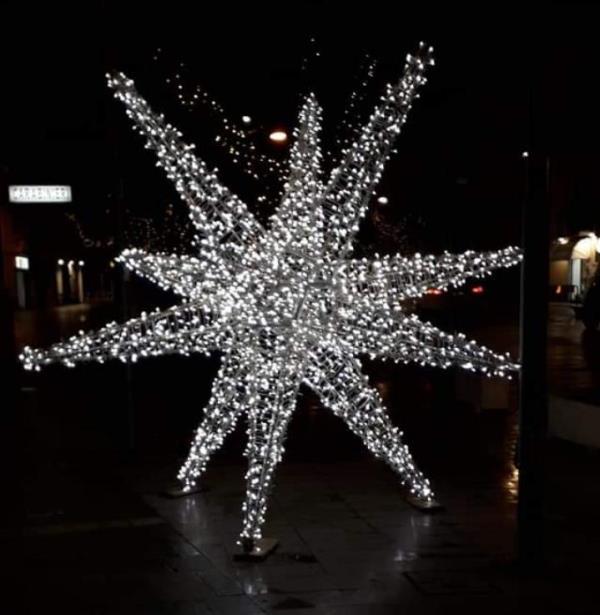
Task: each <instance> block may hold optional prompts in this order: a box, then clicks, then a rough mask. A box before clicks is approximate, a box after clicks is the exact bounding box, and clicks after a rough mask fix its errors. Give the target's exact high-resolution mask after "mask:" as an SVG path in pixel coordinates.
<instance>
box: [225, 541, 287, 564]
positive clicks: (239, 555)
mask: <svg viewBox="0 0 600 615" xmlns="http://www.w3.org/2000/svg"><path fill="white" fill-rule="evenodd" d="M278 545H279V541H278V540H277V539H276V538H259V539H258V540H255V541H254V545H253V547H252V550H251V551H244V549H243V548H242V547H241V546H240V547H239V550H238V551H237V552H236V553H234V555H233V559H234V561H236V562H262V561H263V560H265V559H266V558H267V557H268V556H269V555H270V554H271V553H273V551H275V549H276V548H277V546H278Z"/></svg>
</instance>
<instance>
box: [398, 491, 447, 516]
mask: <svg viewBox="0 0 600 615" xmlns="http://www.w3.org/2000/svg"><path fill="white" fill-rule="evenodd" d="M406 501H407V502H408V503H409V504H410V505H411V506H413V507H414V508H416V509H418V510H421V511H423V512H440V511H442V510H444V507H443V506H442V505H441V504H440V503H439V502H438V501H437V500H426V499H424V498H420V497H418V496H416V495H413V494H412V493H409V494H408V495H407V496H406Z"/></svg>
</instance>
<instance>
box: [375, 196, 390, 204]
mask: <svg viewBox="0 0 600 615" xmlns="http://www.w3.org/2000/svg"><path fill="white" fill-rule="evenodd" d="M377 202H378V203H380V204H381V205H387V204H388V203H389V199H388V198H387V196H380V197H379V198H378V199H377Z"/></svg>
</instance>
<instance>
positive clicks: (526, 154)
mask: <svg viewBox="0 0 600 615" xmlns="http://www.w3.org/2000/svg"><path fill="white" fill-rule="evenodd" d="M521 158H529V152H528V151H523V152H521Z"/></svg>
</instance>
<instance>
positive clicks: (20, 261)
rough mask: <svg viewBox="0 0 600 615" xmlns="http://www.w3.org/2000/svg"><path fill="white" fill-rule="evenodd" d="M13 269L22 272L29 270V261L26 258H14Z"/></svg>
mask: <svg viewBox="0 0 600 615" xmlns="http://www.w3.org/2000/svg"><path fill="white" fill-rule="evenodd" d="M15 267H16V268H17V269H21V270H22V271H27V270H28V269H29V259H28V258H27V257H26V256H15Z"/></svg>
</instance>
